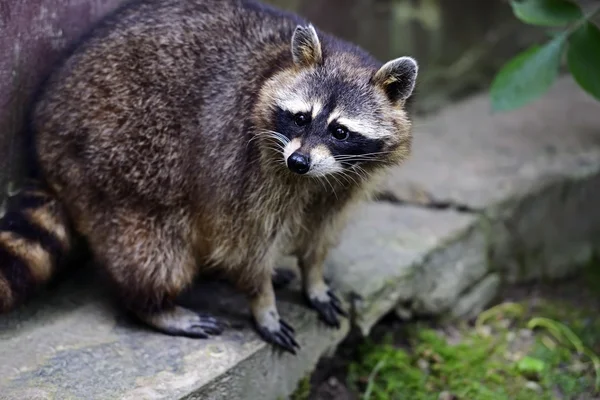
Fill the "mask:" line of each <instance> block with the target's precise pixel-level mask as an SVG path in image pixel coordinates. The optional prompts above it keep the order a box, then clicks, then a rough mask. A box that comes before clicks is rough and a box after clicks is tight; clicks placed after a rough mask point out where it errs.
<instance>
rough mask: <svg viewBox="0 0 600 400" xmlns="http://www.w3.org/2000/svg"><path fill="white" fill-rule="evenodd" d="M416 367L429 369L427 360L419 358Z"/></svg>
mask: <svg viewBox="0 0 600 400" xmlns="http://www.w3.org/2000/svg"><path fill="white" fill-rule="evenodd" d="M417 367H419V369H420V370H421V371H428V370H429V363H428V362H427V360H424V359H422V358H419V360H418V361H417Z"/></svg>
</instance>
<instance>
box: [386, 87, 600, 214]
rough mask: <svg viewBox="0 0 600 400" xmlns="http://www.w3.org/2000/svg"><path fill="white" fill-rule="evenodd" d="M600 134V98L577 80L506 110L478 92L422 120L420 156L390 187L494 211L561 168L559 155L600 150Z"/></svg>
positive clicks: (416, 150)
mask: <svg viewBox="0 0 600 400" xmlns="http://www.w3.org/2000/svg"><path fill="white" fill-rule="evenodd" d="M599 131H600V103H599V102H598V101H596V100H595V99H593V98H592V97H590V96H589V95H587V94H586V93H585V92H583V91H582V90H581V89H580V88H579V87H578V86H577V85H576V84H575V83H574V82H573V81H572V79H571V78H570V77H563V78H560V79H559V80H558V81H557V83H556V84H555V85H554V86H553V87H552V89H551V90H550V91H549V93H547V95H545V96H544V97H542V98H541V99H540V100H538V101H536V102H535V103H532V104H530V105H529V106H526V107H524V108H521V109H518V110H515V111H511V112H507V113H492V112H491V111H490V104H489V99H488V97H487V95H481V96H475V97H472V98H471V99H468V100H466V101H464V102H461V103H459V104H457V105H455V106H451V107H447V108H446V109H445V110H443V111H441V112H440V113H439V114H438V115H436V116H434V117H433V118H428V119H427V120H421V121H416V122H415V141H414V145H413V157H412V158H411V159H410V160H409V161H408V162H407V163H405V165H403V166H402V167H401V168H398V169H397V170H396V171H394V172H393V173H392V174H391V175H390V178H389V180H388V183H387V189H388V190H391V191H392V192H393V193H394V194H395V195H396V196H397V197H399V198H402V199H405V200H409V201H410V200H411V199H414V200H415V201H419V200H420V199H424V198H425V199H426V198H428V196H427V195H429V196H431V197H433V198H434V199H436V200H438V201H442V202H451V203H454V204H460V205H466V206H469V207H471V208H474V209H483V208H487V207H489V206H490V205H491V204H493V203H496V202H501V201H504V200H505V199H507V198H510V197H513V196H514V193H515V192H527V191H528V189H529V186H530V185H531V183H532V182H535V181H536V180H540V179H544V177H545V176H546V175H547V174H548V173H550V174H554V173H556V172H557V171H556V169H553V168H552V167H551V166H552V165H553V164H555V162H556V159H564V158H569V156H575V157H577V155H578V154H580V153H582V152H587V151H589V150H590V149H599V148H600V133H599ZM547 168H549V169H550V170H547ZM552 170H553V171H552ZM563 172H564V173H569V171H563ZM422 201H423V200H421V202H422Z"/></svg>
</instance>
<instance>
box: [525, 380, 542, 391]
mask: <svg viewBox="0 0 600 400" xmlns="http://www.w3.org/2000/svg"><path fill="white" fill-rule="evenodd" d="M525 387H526V388H527V389H529V390H533V391H534V392H538V393H539V392H541V391H542V387H541V386H540V385H539V384H537V383H535V382H533V381H527V383H526V384H525Z"/></svg>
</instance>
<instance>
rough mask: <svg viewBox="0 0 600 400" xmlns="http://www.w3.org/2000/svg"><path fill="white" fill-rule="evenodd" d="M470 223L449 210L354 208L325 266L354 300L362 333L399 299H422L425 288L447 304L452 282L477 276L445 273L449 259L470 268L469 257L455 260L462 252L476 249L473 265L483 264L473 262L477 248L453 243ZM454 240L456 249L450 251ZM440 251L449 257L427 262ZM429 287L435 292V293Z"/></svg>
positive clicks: (387, 206) (389, 206)
mask: <svg viewBox="0 0 600 400" xmlns="http://www.w3.org/2000/svg"><path fill="white" fill-rule="evenodd" d="M474 222H475V218H474V217H473V216H472V215H468V214H461V213H457V212H455V211H431V210H425V209H421V208H417V207H398V206H396V205H392V204H386V203H381V204H376V205H368V206H366V207H363V208H362V209H361V210H359V212H358V213H357V215H356V218H354V220H353V221H352V222H351V224H350V226H349V227H348V230H347V233H346V235H345V236H344V239H343V240H342V241H341V243H340V245H339V246H338V247H337V248H335V249H334V250H333V251H332V253H331V256H330V257H329V262H328V264H329V265H328V266H329V270H330V273H331V276H332V278H333V282H334V285H335V286H336V287H337V288H339V289H340V290H342V292H344V293H351V294H353V297H355V298H357V300H356V301H355V302H354V306H355V308H356V319H355V321H356V324H357V325H358V327H360V329H361V330H362V332H363V333H365V334H366V333H367V332H368V331H369V330H370V329H371V327H372V326H373V325H374V324H375V323H376V322H377V321H378V320H379V319H380V318H381V316H382V315H384V314H386V313H387V312H389V310H391V309H393V308H394V306H395V305H396V304H398V303H399V302H406V301H414V300H416V301H419V300H421V299H424V296H423V290H424V289H425V290H428V291H431V293H430V294H431V298H432V299H434V298H436V297H437V298H440V300H439V301H440V302H446V303H445V304H446V306H448V307H449V306H450V304H451V302H452V300H454V297H453V296H454V293H455V292H456V291H457V289H456V287H455V286H460V287H462V286H464V285H468V284H469V282H468V281H469V279H471V278H472V279H474V281H475V280H478V279H479V278H480V276H479V275H480V274H479V273H474V274H473V276H472V277H471V276H469V277H465V276H462V275H461V277H462V281H457V280H456V279H455V278H454V276H447V274H446V273H445V271H450V270H451V268H452V266H451V265H450V264H451V263H455V262H456V263H463V262H464V264H465V265H464V268H470V267H471V265H472V264H473V262H472V261H471V259H470V258H469V257H467V258H465V261H463V260H462V259H461V254H460V251H462V250H466V251H468V252H470V253H471V252H473V253H476V255H475V256H474V258H475V259H476V260H475V261H474V263H476V264H477V267H481V268H486V264H485V263H479V259H480V258H481V257H479V255H480V252H479V248H478V249H476V250H473V251H472V250H471V249H470V248H469V246H465V247H460V246H461V245H460V244H459V243H462V242H463V239H464V238H463V235H466V234H467V231H469V226H471V225H472V224H473V223H474ZM454 243H457V244H458V246H459V247H460V248H457V249H453V244H454ZM481 244H483V243H481ZM480 247H481V246H480ZM446 249H451V250H450V252H454V256H455V259H453V260H444V261H442V263H441V264H440V263H438V264H435V263H432V262H431V260H429V258H430V257H431V253H432V252H433V253H437V252H439V253H440V254H441V253H444V252H446ZM459 259H460V260H459ZM455 266H456V265H455ZM431 269H435V271H432V270H431ZM482 273H484V272H482ZM426 286H428V287H427V288H425V287H426ZM446 288H448V289H446ZM435 291H439V292H440V293H439V294H438V295H436V294H435V293H434V292H435Z"/></svg>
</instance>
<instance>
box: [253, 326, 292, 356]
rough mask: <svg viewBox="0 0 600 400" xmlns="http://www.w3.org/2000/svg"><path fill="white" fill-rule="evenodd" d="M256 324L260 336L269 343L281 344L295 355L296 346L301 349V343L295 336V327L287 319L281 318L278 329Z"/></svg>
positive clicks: (280, 345)
mask: <svg viewBox="0 0 600 400" xmlns="http://www.w3.org/2000/svg"><path fill="white" fill-rule="evenodd" d="M255 325H256V330H257V331H258V333H259V334H260V336H261V337H262V338H263V339H264V340H265V341H267V342H268V343H271V344H274V345H276V346H279V347H281V348H282V349H284V350H286V351H289V352H290V353H292V354H293V355H296V348H297V349H300V345H299V344H298V343H297V342H296V339H295V338H294V328H292V327H291V326H290V325H289V324H287V323H286V322H285V321H283V320H281V319H280V320H279V327H278V329H276V330H272V329H269V328H268V327H266V326H261V325H260V324H258V323H256V324H255Z"/></svg>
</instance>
